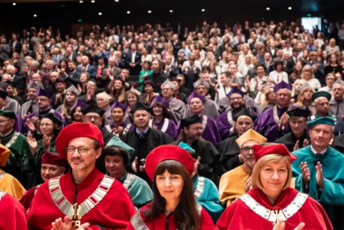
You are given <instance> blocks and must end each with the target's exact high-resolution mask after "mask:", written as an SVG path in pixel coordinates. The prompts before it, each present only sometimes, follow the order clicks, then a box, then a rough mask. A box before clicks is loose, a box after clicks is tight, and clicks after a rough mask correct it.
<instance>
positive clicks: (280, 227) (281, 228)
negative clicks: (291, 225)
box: [273, 220, 305, 230]
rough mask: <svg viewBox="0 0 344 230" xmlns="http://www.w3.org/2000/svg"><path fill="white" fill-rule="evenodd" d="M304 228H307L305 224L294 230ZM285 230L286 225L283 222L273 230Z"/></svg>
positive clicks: (280, 221) (279, 222)
mask: <svg viewBox="0 0 344 230" xmlns="http://www.w3.org/2000/svg"><path fill="white" fill-rule="evenodd" d="M303 227H305V223H301V224H299V226H297V227H296V228H295V229H294V230H302V229H303ZM284 229H285V223H284V222H283V221H282V220H279V221H278V223H277V224H276V225H275V227H274V229H273V230H284Z"/></svg>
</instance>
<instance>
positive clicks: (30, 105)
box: [20, 100, 39, 118]
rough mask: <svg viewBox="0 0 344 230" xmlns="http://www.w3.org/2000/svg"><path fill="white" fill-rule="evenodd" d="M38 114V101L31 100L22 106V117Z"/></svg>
mask: <svg viewBox="0 0 344 230" xmlns="http://www.w3.org/2000/svg"><path fill="white" fill-rule="evenodd" d="M29 112H30V113H38V112H39V108H38V107H37V104H36V101H32V100H29V101H27V102H25V103H24V104H22V106H21V110H20V116H21V117H22V118H24V116H25V115H26V114H28V113H29Z"/></svg>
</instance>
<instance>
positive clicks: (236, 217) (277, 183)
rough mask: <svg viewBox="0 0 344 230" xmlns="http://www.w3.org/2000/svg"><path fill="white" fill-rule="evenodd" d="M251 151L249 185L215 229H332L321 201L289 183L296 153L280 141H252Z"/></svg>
mask: <svg viewBox="0 0 344 230" xmlns="http://www.w3.org/2000/svg"><path fill="white" fill-rule="evenodd" d="M251 151H253V156H254V159H255V161H256V164H255V165H254V168H253V171H252V175H251V184H252V188H251V189H250V190H249V191H248V192H247V193H246V194H244V195H242V196H241V197H239V198H238V199H237V200H236V201H235V202H233V203H232V204H231V205H230V206H229V207H228V208H227V209H226V210H225V212H224V213H223V214H222V216H221V217H220V219H219V221H218V222H217V224H216V229H217V230H229V229H233V230H238V229H273V230H282V229H283V230H284V229H285V230H301V229H317V230H330V229H333V228H332V225H331V222H330V220H329V218H328V217H327V215H326V212H325V210H324V208H323V207H322V206H321V204H319V203H318V202H317V201H316V200H314V199H313V198H311V197H310V196H309V195H308V194H304V193H300V192H298V191H297V190H296V189H293V188H291V187H290V184H291V180H292V176H293V174H292V169H291V163H292V162H293V161H294V160H296V158H297V156H295V155H293V154H291V153H290V152H289V151H288V149H287V148H286V147H285V145H283V144H270V145H266V144H265V147H263V146H260V145H253V147H252V149H251ZM315 216H316V217H317V218H314V217H315Z"/></svg>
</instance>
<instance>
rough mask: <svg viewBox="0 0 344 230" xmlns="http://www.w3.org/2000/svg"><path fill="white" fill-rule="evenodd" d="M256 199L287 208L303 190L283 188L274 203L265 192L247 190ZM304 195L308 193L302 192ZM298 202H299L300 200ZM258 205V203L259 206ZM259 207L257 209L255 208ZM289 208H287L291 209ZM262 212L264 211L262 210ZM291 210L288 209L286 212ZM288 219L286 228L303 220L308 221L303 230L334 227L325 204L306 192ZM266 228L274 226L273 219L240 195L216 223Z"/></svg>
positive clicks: (225, 229)
mask: <svg viewBox="0 0 344 230" xmlns="http://www.w3.org/2000/svg"><path fill="white" fill-rule="evenodd" d="M247 194H248V195H250V196H251V197H252V198H253V199H254V200H255V201H256V202H257V203H259V204H260V205H262V206H263V207H265V208H266V209H269V210H278V211H280V210H286V207H287V206H288V205H290V204H291V203H293V202H294V199H295V198H296V197H297V196H298V195H299V194H300V193H299V192H298V191H297V190H295V189H293V188H287V189H286V190H284V191H283V192H282V194H281V195H280V196H279V198H278V199H277V200H276V202H275V205H274V206H273V205H272V204H271V202H270V201H269V200H268V198H267V197H266V196H265V194H264V193H263V192H262V191H261V190H259V189H257V188H253V189H251V190H250V191H249V192H248V193H247ZM302 195H305V196H306V194H302ZM297 203H298V202H297ZM256 207H257V206H256ZM256 210H257V209H256ZM289 210H290V209H288V211H289ZM259 213H262V212H259ZM287 213H288V212H287ZM284 222H285V230H294V229H295V228H296V227H297V226H298V225H299V224H300V223H302V222H303V223H305V227H304V228H303V230H314V229H316V230H331V229H333V228H332V225H331V222H330V220H329V219H328V217H327V215H326V212H325V211H324V209H323V208H322V206H321V205H320V204H319V203H318V202H317V201H315V200H314V199H313V198H311V197H309V196H307V197H306V198H305V201H304V203H303V205H302V206H301V208H300V209H298V211H297V212H296V213H295V214H293V215H291V216H290V217H289V218H288V219H287V220H285V221H284ZM229 229H233V230H256V229H259V230H264V229H269V230H271V229H273V223H272V222H270V221H269V220H267V219H265V218H263V217H261V216H260V215H258V214H256V213H255V212H254V211H253V210H251V208H250V207H248V206H247V205H246V204H245V203H244V201H243V200H241V199H237V200H236V201H235V202H234V203H233V204H231V205H230V206H229V207H228V208H227V209H226V210H225V212H224V213H223V214H222V216H221V217H220V219H219V220H218V222H217V224H216V230H229Z"/></svg>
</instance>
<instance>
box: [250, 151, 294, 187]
mask: <svg viewBox="0 0 344 230" xmlns="http://www.w3.org/2000/svg"><path fill="white" fill-rule="evenodd" d="M267 163H285V164H286V166H287V171H288V178H287V181H286V182H285V185H284V186H283V190H284V189H286V188H289V187H290V183H291V179H292V177H293V175H292V171H291V164H290V158H289V157H288V156H284V155H281V154H268V155H265V156H263V157H261V158H260V159H259V160H258V161H257V162H256V164H255V165H254V167H253V171H252V185H253V186H254V187H257V188H259V189H263V185H262V182H261V181H260V171H261V170H262V168H263V167H264V166H265V165H266V164H267Z"/></svg>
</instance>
